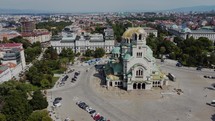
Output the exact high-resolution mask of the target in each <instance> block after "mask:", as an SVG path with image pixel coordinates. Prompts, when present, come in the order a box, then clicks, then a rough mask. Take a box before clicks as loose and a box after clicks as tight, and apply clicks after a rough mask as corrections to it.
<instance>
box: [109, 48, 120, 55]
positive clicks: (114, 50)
mask: <svg viewBox="0 0 215 121" xmlns="http://www.w3.org/2000/svg"><path fill="white" fill-rule="evenodd" d="M111 53H115V54H120V47H114V48H113V50H112V51H111Z"/></svg>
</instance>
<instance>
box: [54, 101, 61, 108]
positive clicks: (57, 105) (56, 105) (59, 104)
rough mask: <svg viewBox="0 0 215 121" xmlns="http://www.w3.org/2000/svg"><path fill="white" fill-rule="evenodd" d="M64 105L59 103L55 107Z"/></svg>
mask: <svg viewBox="0 0 215 121" xmlns="http://www.w3.org/2000/svg"><path fill="white" fill-rule="evenodd" d="M61 105H62V104H61V103H60V102H59V103H56V104H55V105H54V106H55V107H60V106H61Z"/></svg>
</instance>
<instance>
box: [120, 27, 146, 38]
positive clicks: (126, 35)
mask: <svg viewBox="0 0 215 121" xmlns="http://www.w3.org/2000/svg"><path fill="white" fill-rule="evenodd" d="M134 33H137V34H145V35H146V32H145V30H144V29H143V28H142V27H136V28H128V29H127V30H126V31H125V32H124V33H123V35H122V37H123V38H132V36H133V34H134Z"/></svg>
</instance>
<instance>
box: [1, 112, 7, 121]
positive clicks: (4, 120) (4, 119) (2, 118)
mask: <svg viewBox="0 0 215 121" xmlns="http://www.w3.org/2000/svg"><path fill="white" fill-rule="evenodd" d="M0 121H6V116H5V115H4V114H2V113H0Z"/></svg>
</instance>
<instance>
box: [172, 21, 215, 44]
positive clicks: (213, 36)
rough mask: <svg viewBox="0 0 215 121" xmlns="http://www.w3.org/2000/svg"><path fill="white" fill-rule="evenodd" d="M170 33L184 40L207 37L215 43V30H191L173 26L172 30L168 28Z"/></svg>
mask: <svg viewBox="0 0 215 121" xmlns="http://www.w3.org/2000/svg"><path fill="white" fill-rule="evenodd" d="M168 31H169V32H170V33H171V34H173V35H175V36H178V37H181V38H182V39H187V38H190V37H193V38H195V39H198V38H200V37H206V38H208V39H209V40H211V41H213V42H215V28H214V29H213V28H210V29H205V28H202V29H197V30H190V29H189V28H187V27H185V28H182V27H179V26H177V25H172V26H171V27H170V28H168Z"/></svg>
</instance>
